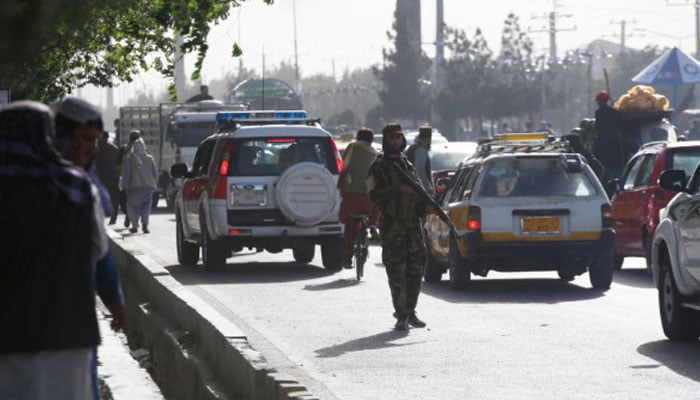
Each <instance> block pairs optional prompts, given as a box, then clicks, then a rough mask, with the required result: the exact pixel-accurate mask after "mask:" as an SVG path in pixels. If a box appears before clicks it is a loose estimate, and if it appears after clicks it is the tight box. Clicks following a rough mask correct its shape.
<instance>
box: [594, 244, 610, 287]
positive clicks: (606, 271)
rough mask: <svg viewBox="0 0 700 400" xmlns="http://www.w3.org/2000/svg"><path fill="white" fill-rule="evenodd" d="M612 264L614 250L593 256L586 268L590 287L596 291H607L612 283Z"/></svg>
mask: <svg viewBox="0 0 700 400" xmlns="http://www.w3.org/2000/svg"><path fill="white" fill-rule="evenodd" d="M614 264H615V249H614V248H611V249H610V250H607V251H605V252H604V253H602V254H599V255H597V256H595V257H594V258H593V260H592V261H591V265H590V266H589V267H588V277H589V279H590V280H591V286H593V287H594V288H596V289H602V290H607V289H609V288H610V284H611V283H612V278H613V268H614Z"/></svg>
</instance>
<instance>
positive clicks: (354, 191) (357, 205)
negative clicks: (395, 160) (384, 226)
mask: <svg viewBox="0 0 700 400" xmlns="http://www.w3.org/2000/svg"><path fill="white" fill-rule="evenodd" d="M372 139H374V132H373V131H372V130H371V129H369V128H360V129H359V130H358V131H357V136H356V140H355V141H354V142H352V143H350V144H349V145H348V147H347V149H346V150H345V157H344V158H343V174H342V175H341V177H340V178H339V180H338V189H339V190H340V195H341V197H342V200H341V203H340V212H339V213H338V219H339V220H340V222H342V223H343V224H345V231H344V232H343V249H342V252H341V256H342V258H341V265H342V266H343V268H352V239H353V236H354V234H355V224H353V223H352V221H351V218H350V216H351V215H353V214H366V215H368V216H369V224H370V225H374V224H375V223H376V221H377V219H378V215H377V208H376V207H375V206H374V204H373V203H372V202H370V201H369V194H368V192H367V171H369V166H370V164H372V162H373V161H374V160H375V159H376V158H377V154H378V152H377V150H375V149H374V148H373V147H372Z"/></svg>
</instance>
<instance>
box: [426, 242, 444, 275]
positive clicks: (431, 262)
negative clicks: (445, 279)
mask: <svg viewBox="0 0 700 400" xmlns="http://www.w3.org/2000/svg"><path fill="white" fill-rule="evenodd" d="M443 272H445V268H444V267H443V266H442V265H441V264H440V263H439V262H438V261H437V260H436V259H435V257H433V253H432V252H431V251H430V241H429V240H427V239H426V240H425V271H424V272H423V279H425V281H426V282H440V281H441V280H442V273H443Z"/></svg>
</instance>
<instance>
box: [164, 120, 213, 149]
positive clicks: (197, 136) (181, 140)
mask: <svg viewBox="0 0 700 400" xmlns="http://www.w3.org/2000/svg"><path fill="white" fill-rule="evenodd" d="M168 128H169V131H168V138H169V139H170V140H171V141H172V142H173V143H175V144H177V145H178V146H180V147H197V146H199V144H200V143H201V142H202V141H203V140H204V139H206V138H208V137H209V136H210V135H212V134H213V133H214V132H215V130H216V121H214V120H212V121H199V122H187V123H177V124H172V125H170V126H169V127H168Z"/></svg>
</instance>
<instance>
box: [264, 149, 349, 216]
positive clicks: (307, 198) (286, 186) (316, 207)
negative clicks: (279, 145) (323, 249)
mask: <svg viewBox="0 0 700 400" xmlns="http://www.w3.org/2000/svg"><path fill="white" fill-rule="evenodd" d="M275 201H276V202H277V205H278V206H279V209H280V212H281V213H282V215H284V217H285V218H287V220H288V221H289V222H290V223H292V224H294V225H298V226H311V225H315V224H318V223H319V222H321V221H323V220H324V219H326V218H327V217H328V216H329V215H330V214H331V213H332V212H333V211H335V210H336V205H337V204H338V189H337V188H336V183H335V178H334V177H333V175H332V174H331V173H330V172H329V171H328V170H327V169H326V168H325V167H324V166H322V165H320V164H316V163H312V162H302V163H299V164H296V165H293V166H291V167H289V168H287V169H286V170H285V171H284V173H283V174H282V175H281V176H280V179H279V181H277V185H276V188H275Z"/></svg>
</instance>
